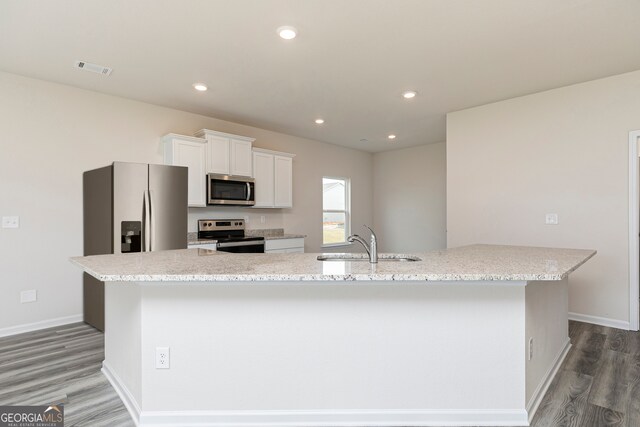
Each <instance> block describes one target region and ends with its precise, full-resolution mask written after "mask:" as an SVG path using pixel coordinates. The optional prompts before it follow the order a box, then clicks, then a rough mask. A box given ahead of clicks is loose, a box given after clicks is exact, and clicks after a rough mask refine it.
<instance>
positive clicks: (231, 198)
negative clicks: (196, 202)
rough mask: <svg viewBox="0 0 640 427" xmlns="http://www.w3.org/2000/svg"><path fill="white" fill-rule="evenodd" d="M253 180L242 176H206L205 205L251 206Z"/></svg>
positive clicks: (252, 202)
mask: <svg viewBox="0 0 640 427" xmlns="http://www.w3.org/2000/svg"><path fill="white" fill-rule="evenodd" d="M255 195H256V192H255V180H254V179H253V178H245V177H243V176H233V175H219V174H215V173H210V174H207V204H208V205H228V206H233V205H236V206H253V205H255V204H256V196H255Z"/></svg>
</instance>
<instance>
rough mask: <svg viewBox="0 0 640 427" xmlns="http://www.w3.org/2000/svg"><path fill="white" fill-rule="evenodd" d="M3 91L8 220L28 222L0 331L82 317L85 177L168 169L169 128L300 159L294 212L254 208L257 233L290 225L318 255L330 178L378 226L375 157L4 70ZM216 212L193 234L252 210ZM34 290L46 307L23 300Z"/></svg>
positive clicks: (7, 274)
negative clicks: (107, 169)
mask: <svg viewBox="0 0 640 427" xmlns="http://www.w3.org/2000/svg"><path fill="white" fill-rule="evenodd" d="M0 93H1V94H2V96H0V123H1V126H0V129H2V132H1V134H0V150H1V151H0V152H1V153H2V154H1V155H0V216H10V215H19V216H20V228H18V229H0V260H2V261H1V264H0V266H1V268H0V287H1V289H2V298H0V335H3V334H10V333H17V332H22V331H25V330H27V329H29V328H33V329H35V328H42V327H46V326H53V323H54V322H53V321H54V320H55V319H57V321H58V322H62V323H65V322H68V321H72V320H78V319H80V318H81V316H80V313H82V281H81V278H82V275H81V272H80V270H79V269H78V268H76V267H74V266H72V265H71V263H70V262H69V261H68V259H69V257H72V256H77V255H81V254H82V172H83V171H86V170H89V169H94V168H98V167H102V166H105V165H108V164H110V163H111V162H113V161H115V160H117V161H128V162H141V163H162V152H161V147H160V138H161V137H162V136H163V135H165V134H167V133H170V132H174V133H180V134H185V135H192V134H193V133H194V132H195V131H197V130H199V129H202V128H209V129H214V130H220V131H223V132H230V133H236V134H240V135H247V136H250V137H254V138H256V141H255V143H254V145H255V146H256V147H262V148H269V149H273V150H279V151H287V152H291V153H295V154H296V157H295V159H294V162H293V174H294V188H293V200H294V207H293V208H292V209H274V210H266V209H261V210H251V209H247V210H246V212H248V215H250V224H249V227H250V228H272V227H282V226H283V225H284V226H285V228H286V231H287V232H292V233H302V234H307V236H308V237H307V239H306V250H307V251H314V252H318V251H320V244H321V238H322V195H321V194H322V181H321V179H322V176H323V175H339V176H348V177H350V178H351V184H352V189H353V197H352V211H353V223H354V224H360V223H371V221H372V214H371V206H372V199H373V198H372V176H373V172H372V168H373V155H372V154H371V153H365V152H362V151H357V150H352V149H348V148H344V147H339V146H336V145H331V144H326V143H322V142H319V141H313V140H308V139H304V138H298V137H295V136H291V135H285V134H281V133H277V132H271V131H267V130H264V129H258V128H254V127H250V126H244V125H240V124H236V123H230V122H226V121H222V120H217V119H213V118H210V117H205V116H200V115H197V114H191V113H187V112H184V111H178V110H173V109H170V108H164V107H159V106H156V105H151V104H145V103H142V102H137V101H132V100H128V99H124V98H119V97H114V96H109V95H104V94H100V93H97V92H91V91H87V90H82V89H77V88H73V87H70V86H64V85H60V84H55V83H50V82H46V81H42V80H36V79H31V78H26V77H22V76H17V75H14V74H9V73H4V72H0ZM218 209H223V208H218ZM218 209H216V208H203V209H202V210H199V209H191V210H190V213H189V228H190V229H191V230H194V228H195V221H196V219H197V218H198V217H205V216H207V217H216V216H218V215H219V216H222V215H223V213H224V214H230V213H232V214H234V215H235V214H236V213H243V212H245V211H244V210H236V211H238V212H234V211H228V210H227V211H224V212H223V211H221V210H218ZM260 215H265V217H266V223H265V224H260V223H259V217H260ZM30 289H36V290H37V291H38V301H37V302H35V303H28V304H21V303H20V291H23V290H30ZM38 322H39V323H38ZM33 323H37V324H35V325H31V324H33Z"/></svg>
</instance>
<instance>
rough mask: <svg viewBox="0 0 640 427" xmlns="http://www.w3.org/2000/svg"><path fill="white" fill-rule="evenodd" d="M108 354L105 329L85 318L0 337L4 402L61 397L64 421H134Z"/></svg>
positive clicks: (93, 425) (49, 400)
mask: <svg viewBox="0 0 640 427" xmlns="http://www.w3.org/2000/svg"><path fill="white" fill-rule="evenodd" d="M103 360H104V336H103V334H102V332H100V331H98V330H97V329H94V328H92V327H91V326H89V325H86V324H84V323H76V324H72V325H65V326H59V327H57V328H51V329H43V330H41V331H36V332H29V333H26V334H20V335H14V336H11V337H5V338H0V405H50V404H59V403H62V404H64V421H65V423H64V425H65V426H91V427H98V426H105V427H106V426H134V425H135V424H134V423H133V421H132V420H131V417H130V416H129V413H128V412H127V410H126V409H125V407H124V405H123V404H122V401H121V400H120V398H119V397H118V395H117V394H116V392H115V391H114V390H113V388H112V387H111V384H109V382H108V381H107V379H106V378H105V377H104V376H103V375H102V373H101V372H100V369H101V368H102V361H103Z"/></svg>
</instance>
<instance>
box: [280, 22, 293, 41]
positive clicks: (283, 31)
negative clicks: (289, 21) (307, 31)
mask: <svg viewBox="0 0 640 427" xmlns="http://www.w3.org/2000/svg"><path fill="white" fill-rule="evenodd" d="M277 32H278V35H279V36H280V37H282V38H283V39H285V40H291V39H294V38H295V37H296V36H297V35H298V30H296V29H295V28H293V27H290V26H288V25H287V26H284V27H280V28H278V30H277Z"/></svg>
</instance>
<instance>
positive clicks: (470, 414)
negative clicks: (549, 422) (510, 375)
mask: <svg viewBox="0 0 640 427" xmlns="http://www.w3.org/2000/svg"><path fill="white" fill-rule="evenodd" d="M139 425H140V426H176V425H180V426H183V427H189V426H199V427H201V426H215V427H223V426H224V427H289V426H291V427H294V426H295V427H356V426H357V427H367V426H376V427H391V426H399V425H401V426H407V427H409V426H411V427H414V426H415V427H418V426H527V425H529V423H528V421H527V414H526V412H525V411H524V410H517V409H514V410H507V409H504V410H501V409H496V410H465V409H460V410H426V409H425V410H422V409H418V410H411V409H405V410H396V409H390V410H384V409H382V410H318V411H314V410H308V411H302V410H297V411H286V410H273V411H270V410H262V411H145V412H142V414H141V418H140V424H139Z"/></svg>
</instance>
